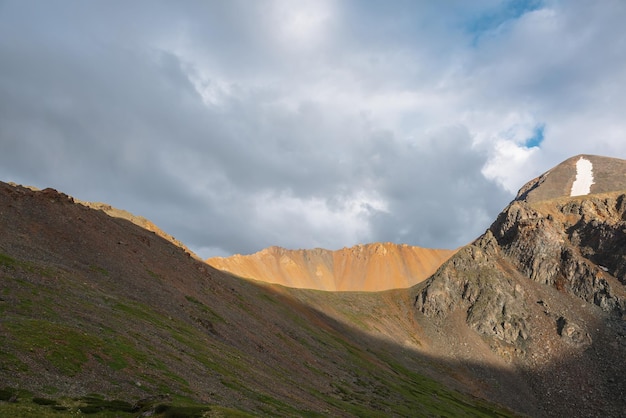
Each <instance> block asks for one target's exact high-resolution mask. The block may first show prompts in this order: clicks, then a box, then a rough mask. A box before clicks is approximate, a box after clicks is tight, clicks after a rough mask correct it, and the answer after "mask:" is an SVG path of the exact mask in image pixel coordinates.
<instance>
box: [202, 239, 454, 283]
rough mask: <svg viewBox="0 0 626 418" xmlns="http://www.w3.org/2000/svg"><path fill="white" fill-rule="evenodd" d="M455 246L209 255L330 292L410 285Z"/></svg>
mask: <svg viewBox="0 0 626 418" xmlns="http://www.w3.org/2000/svg"><path fill="white" fill-rule="evenodd" d="M454 252H455V250H444V249H430V248H422V247H417V246H409V245H406V244H393V243H389V242H388V243H371V244H364V245H363V244H360V245H355V246H353V247H345V248H342V249H340V250H326V249H323V248H315V249H311V250H303V249H300V250H288V249H285V248H281V247H276V246H273V247H268V248H266V249H263V250H261V251H259V252H257V253H255V254H251V255H234V256H230V257H214V258H209V259H207V260H206V262H207V263H208V264H210V265H212V266H213V267H215V268H218V269H221V270H225V271H228V272H230V273H233V274H235V275H237V276H241V277H248V278H252V279H255V280H260V281H264V282H268V283H275V284H281V285H284V286H288V287H295V288H302V289H315V290H326V291H370V292H371V291H381V290H389V289H394V288H409V287H411V286H413V285H415V284H417V283H419V282H421V281H423V280H425V279H426V278H428V277H429V276H430V275H431V274H432V273H434V272H435V270H436V269H437V268H438V267H439V266H440V265H441V264H442V263H443V262H444V261H445V260H447V259H448V258H449V257H450V256H452V254H454Z"/></svg>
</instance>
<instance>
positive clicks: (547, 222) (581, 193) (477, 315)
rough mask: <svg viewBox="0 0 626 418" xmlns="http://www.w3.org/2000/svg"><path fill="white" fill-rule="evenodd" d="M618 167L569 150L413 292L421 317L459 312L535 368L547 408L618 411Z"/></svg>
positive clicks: (622, 336) (578, 412)
mask: <svg viewBox="0 0 626 418" xmlns="http://www.w3.org/2000/svg"><path fill="white" fill-rule="evenodd" d="M581 166H582V167H581ZM625 175H626V161H623V160H616V159H611V158H603V157H594V156H578V157H574V158H572V159H570V160H567V161H566V162H564V163H562V164H560V165H559V166H557V167H555V168H554V169H552V170H550V171H549V172H547V173H546V174H544V175H542V176H540V177H539V178H538V179H535V180H533V181H531V182H530V183H528V184H527V185H526V186H524V188H522V190H521V191H520V193H519V195H518V199H516V200H515V201H513V202H512V203H511V204H510V205H509V206H508V207H507V208H506V209H505V210H504V211H503V212H502V213H501V214H500V215H499V216H498V218H497V220H496V221H495V222H494V223H493V224H492V225H491V227H490V228H489V229H488V230H487V231H486V232H485V234H484V235H482V236H481V237H480V238H478V239H477V240H476V241H475V242H473V243H472V244H471V245H469V246H467V247H464V248H462V249H461V250H459V251H458V252H457V253H456V254H455V255H454V256H453V257H451V258H450V260H448V261H447V262H446V263H444V264H443V265H442V267H441V268H440V269H439V270H438V271H437V273H436V274H434V275H433V276H432V277H431V278H430V279H429V280H428V281H427V282H426V283H425V284H424V286H423V287H421V288H420V289H417V291H416V296H415V306H416V308H417V310H418V311H419V312H421V313H422V314H424V315H425V316H426V317H428V318H431V320H433V321H435V322H438V323H441V324H445V323H448V322H449V321H451V320H453V319H452V318H460V319H462V320H463V321H464V322H465V324H466V326H467V327H468V328H469V329H471V330H473V332H475V333H476V334H477V335H480V336H481V337H482V338H484V339H485V340H486V341H489V344H490V345H491V347H492V350H493V351H494V352H496V353H498V354H499V355H500V356H501V357H503V358H508V359H509V360H510V361H511V363H512V364H516V365H517V367H518V368H519V369H522V370H528V371H532V372H533V373H535V374H536V375H538V376H541V378H535V379H534V384H533V385H534V386H535V387H536V391H535V393H536V395H537V396H538V398H539V399H540V402H541V403H543V404H544V405H546V413H547V414H548V415H553V416H565V415H574V416H623V414H624V412H625V411H626V400H625V399H624V397H623V393H624V391H625V390H626V379H625V378H624V376H626V364H625V363H624V362H623V358H624V356H626V323H625V322H624V318H625V314H626V286H625V285H626V187H625V186H626V184H625V183H624V176H625ZM577 182H582V183H584V184H583V186H585V185H586V187H579V186H580V185H577V184H576V183H577ZM589 186H590V187H589ZM576 190H578V193H574V191H576ZM572 359H575V361H571V360H572Z"/></svg>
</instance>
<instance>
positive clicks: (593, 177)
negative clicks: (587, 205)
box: [516, 155, 626, 203]
mask: <svg viewBox="0 0 626 418" xmlns="http://www.w3.org/2000/svg"><path fill="white" fill-rule="evenodd" d="M620 190H626V161H625V160H620V159H618V158H609V157H600V156H597V155H577V156H575V157H572V158H569V159H567V160H565V161H563V162H562V163H561V164H559V165H557V166H556V167H554V168H553V169H551V170H549V171H547V172H545V173H543V174H542V175H541V176H539V177H537V178H536V179H533V180H531V181H529V182H528V183H526V185H525V186H524V187H522V188H521V189H520V191H519V193H518V194H517V197H516V200H523V201H526V202H529V203H533V202H539V201H542V200H550V199H555V198H559V197H573V196H584V195H589V194H598V193H609V192H615V191H620Z"/></svg>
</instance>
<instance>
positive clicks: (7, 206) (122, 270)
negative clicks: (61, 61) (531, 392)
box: [0, 192, 506, 416]
mask: <svg viewBox="0 0 626 418" xmlns="http://www.w3.org/2000/svg"><path fill="white" fill-rule="evenodd" d="M49 194H50V193H49ZM9 197H11V196H9ZM0 212H1V216H0V217H1V221H2V223H1V224H0V227H1V228H2V232H3V234H2V235H1V238H0V314H1V316H0V346H1V347H2V348H3V349H2V350H1V351H0V382H1V385H2V386H5V387H6V388H10V389H7V391H8V392H11V393H15V390H18V389H19V390H21V391H22V392H19V396H18V397H17V400H18V402H17V403H15V402H13V403H11V402H6V400H8V399H10V397H8V398H7V399H6V400H5V401H1V402H0V415H2V416H9V415H11V416H20V415H21V416H40V415H41V416H45V415H43V414H44V412H43V411H47V412H46V413H48V412H49V413H50V414H54V416H63V415H68V414H71V413H72V412H75V411H76V410H77V409H80V408H81V407H82V408H85V407H88V406H90V404H89V400H90V399H92V398H96V399H101V400H102V402H105V400H106V399H109V400H111V399H117V400H121V401H122V402H127V403H128V405H131V406H134V407H135V411H137V408H144V409H145V408H156V407H157V406H158V405H162V404H166V405H177V406H192V405H196V406H197V405H198V404H202V405H205V406H207V407H211V408H212V410H213V412H215V413H218V412H219V413H220V414H224V415H232V414H234V413H235V411H243V412H247V413H252V414H254V415H272V416H275V415H284V416H294V415H295V416H317V415H333V416H388V415H400V416H407V415H412V416H416V415H448V416H464V415H465V416H481V415H483V416H493V415H498V414H504V415H506V412H505V411H503V410H501V409H499V408H497V407H495V406H494V405H491V404H488V403H486V402H484V401H482V400H479V399H476V398H473V397H470V396H468V395H463V394H461V393H459V392H456V391H453V390H450V389H448V388H446V387H445V386H443V385H442V384H440V383H437V382H436V381H435V380H433V379H431V378H428V377H426V376H425V375H424V374H423V373H421V371H420V367H424V366H423V365H420V361H421V360H420V359H416V358H412V357H411V356H410V355H409V354H407V352H406V351H404V350H402V349H401V347H399V346H396V345H394V344H391V343H389V342H386V341H382V340H378V339H375V338H372V337H370V336H368V335H367V334H365V333H363V332H362V331H360V330H359V329H358V327H359V324H358V321H359V319H358V315H357V316H355V318H354V322H355V325H356V326H354V327H350V326H347V325H346V324H342V323H339V322H337V321H335V320H333V319H332V318H331V317H330V316H328V315H326V314H324V313H323V312H321V311H319V310H315V309H313V308H311V307H309V306H307V305H305V304H304V303H302V302H300V301H298V300H296V299H295V298H293V297H291V296H289V295H288V294H285V293H281V292H276V291H275V290H273V289H271V288H266V287H262V286H258V285H255V284H253V283H250V282H246V281H242V280H239V279H236V278H233V277H231V276H228V275H225V274H223V273H221V272H218V271H216V270H213V269H211V268H209V267H207V266H205V265H203V264H202V263H200V262H198V261H196V260H193V259H192V258H190V257H189V256H188V255H187V254H185V253H184V252H183V251H182V250H181V249H179V248H177V247H175V246H173V245H171V244H170V243H168V242H166V241H165V240H163V239H161V238H159V237H157V236H155V235H154V234H151V233H149V232H147V231H145V230H142V229H140V228H138V227H136V226H135V225H133V224H131V223H129V222H126V221H124V220H119V219H112V218H109V217H108V216H106V215H104V214H103V213H101V212H96V211H93V210H89V209H86V208H83V207H79V206H77V205H74V204H72V203H71V202H69V201H67V200H65V199H64V198H63V197H62V196H56V195H53V194H50V196H45V199H42V196H41V194H36V193H34V192H22V194H21V195H18V196H17V197H16V196H12V197H11V198H7V197H6V196H4V195H3V200H0ZM422 363H423V362H422ZM8 392H7V393H8ZM90 394H91V397H87V395H90ZM93 394H96V395H97V396H96V395H93ZM38 398H44V399H51V400H53V401H54V402H55V403H53V404H51V405H41V404H40V403H38V402H37V401H38ZM44 403H45V402H44ZM55 405H57V406H59V405H61V406H62V407H66V408H67V409H65V410H60V411H55V410H54V406H55ZM98 405H99V407H101V409H104V410H105V411H103V412H100V415H101V416H109V415H107V414H108V413H109V412H110V413H111V414H117V413H119V414H123V413H125V412H124V411H117V412H111V411H109V412H106V410H112V409H114V408H113V407H107V406H106V405H108V404H106V402H105V403H104V406H103V404H102V403H98V402H96V406H94V405H91V406H92V407H93V408H97V407H98ZM109 406H110V405H109ZM93 408H92V409H93ZM107 408H108V409H107ZM162 409H163V408H162ZM194 411H195V412H198V413H200V412H201V411H200V410H191V409H189V410H187V412H188V415H193V412H194ZM83 412H84V411H83ZM159 412H161V415H162V416H167V414H168V412H167V411H166V410H164V409H163V410H159ZM170 412H171V411H170ZM128 413H129V414H133V413H136V412H128Z"/></svg>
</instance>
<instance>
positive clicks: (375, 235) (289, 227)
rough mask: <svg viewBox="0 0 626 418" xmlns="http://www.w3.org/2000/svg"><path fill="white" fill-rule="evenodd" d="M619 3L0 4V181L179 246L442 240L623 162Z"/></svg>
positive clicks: (212, 252) (205, 248) (236, 249)
mask: <svg viewBox="0 0 626 418" xmlns="http://www.w3.org/2000/svg"><path fill="white" fill-rule="evenodd" d="M625 21H626V2H624V1H622V0H603V1H591V0H571V1H568V0H545V1H541V0H536V1H532V0H526V1H504V0H474V1H471V2H469V1H465V0H446V1H436V2H435V1H419V0H393V1H390V0H383V1H373V0H336V1H335V0H228V1H226V0H221V1H210V0H208V1H185V0H181V1H158V0H149V1H148V0H145V1H142V0H135V1H115V0H106V1H99V0H93V1H83V0H75V1H71V0H57V1H54V2H51V1H46V0H40V1H35V0H16V1H13V0H0V180H1V181H5V182H16V183H19V184H24V185H32V186H35V187H38V188H46V187H52V188H55V189H57V190H59V191H62V192H64V193H67V194H69V195H71V196H74V197H76V198H78V199H81V200H88V201H99V202H106V203H108V204H111V205H113V206H115V207H118V208H121V209H125V210H128V211H130V212H132V213H134V214H136V215H140V216H144V217H146V218H148V219H150V220H151V221H153V222H154V223H156V224H157V225H158V226H159V227H160V228H161V229H163V230H165V231H166V232H168V233H170V234H172V235H173V236H174V237H176V238H177V239H179V240H181V241H182V242H183V243H184V244H186V245H187V246H188V247H189V248H191V249H192V250H193V251H195V252H196V253H197V254H198V255H200V256H201V257H209V256H226V255H231V254H236V253H239V254H250V253H253V252H256V251H259V250H261V249H263V248H265V247H268V246H271V245H278V246H282V247H286V248H292V249H296V248H314V247H322V248H328V249H339V248H342V247H349V246H353V245H356V244H359V243H369V242H395V243H406V244H410V245H418V246H422V247H429V248H456V247H458V246H461V245H464V244H467V243H469V242H470V241H472V240H473V239H475V238H476V237H478V236H479V235H480V234H481V233H483V232H484V231H485V229H487V228H488V227H489V225H490V224H491V222H492V221H493V220H494V219H495V217H496V216H497V214H498V213H499V212H500V211H501V210H502V209H503V208H504V207H505V206H506V205H507V204H508V203H509V202H510V201H511V200H512V199H513V198H514V196H515V194H516V192H517V190H518V189H519V188H520V187H521V186H522V185H523V184H524V183H525V182H527V181H529V180H531V179H532V178H534V177H536V176H537V175H539V174H541V173H543V172H545V171H547V170H548V169H550V168H551V167H553V166H555V165H557V164H558V163H560V162H562V161H563V160H565V159H567V158H569V157H571V156H574V155H577V154H582V153H586V154H597V155H604V156H611V157H617V158H626V117H625V116H626V115H625V114H624V111H625V110H626V31H625V30H624V29H623V28H624V22H625Z"/></svg>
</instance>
